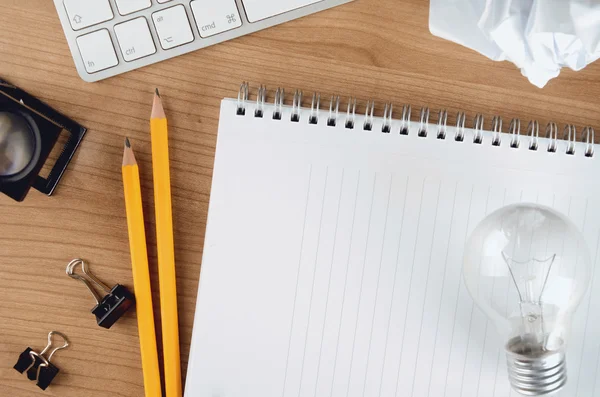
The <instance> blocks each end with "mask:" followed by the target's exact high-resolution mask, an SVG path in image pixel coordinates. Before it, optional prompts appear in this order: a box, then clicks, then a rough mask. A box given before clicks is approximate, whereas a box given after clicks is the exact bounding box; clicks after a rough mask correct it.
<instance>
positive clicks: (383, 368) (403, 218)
mask: <svg viewBox="0 0 600 397" xmlns="http://www.w3.org/2000/svg"><path fill="white" fill-rule="evenodd" d="M409 180H410V177H406V184H405V186H404V201H403V202H402V220H401V225H400V235H399V236H398V249H397V250H396V260H395V262H394V263H395V264H396V266H395V269H394V277H393V281H392V296H391V299H390V311H389V315H388V321H387V330H386V333H385V342H384V346H385V349H384V351H383V366H382V367H381V377H380V381H379V397H381V388H382V386H383V374H384V370H385V362H386V356H387V344H388V337H389V334H390V323H391V321H392V309H393V302H394V293H395V291H396V276H397V274H398V265H399V258H400V246H401V244H400V242H401V241H402V235H403V231H404V220H405V219H406V199H407V197H408V182H409Z"/></svg>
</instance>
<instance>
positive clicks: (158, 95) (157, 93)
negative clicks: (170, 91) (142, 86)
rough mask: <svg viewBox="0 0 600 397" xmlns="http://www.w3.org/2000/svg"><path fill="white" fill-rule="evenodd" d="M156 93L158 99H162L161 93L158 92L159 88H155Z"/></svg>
mask: <svg viewBox="0 0 600 397" xmlns="http://www.w3.org/2000/svg"><path fill="white" fill-rule="evenodd" d="M154 93H155V94H156V96H157V97H159V98H160V92H158V88H155V89H154Z"/></svg>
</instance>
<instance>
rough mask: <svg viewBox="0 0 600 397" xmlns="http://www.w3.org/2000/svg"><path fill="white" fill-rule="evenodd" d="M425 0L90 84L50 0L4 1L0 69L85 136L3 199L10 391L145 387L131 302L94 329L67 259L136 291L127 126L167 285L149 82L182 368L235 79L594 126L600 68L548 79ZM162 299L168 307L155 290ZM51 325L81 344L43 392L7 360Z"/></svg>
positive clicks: (3, 371) (4, 379) (15, 395)
mask: <svg viewBox="0 0 600 397" xmlns="http://www.w3.org/2000/svg"><path fill="white" fill-rule="evenodd" d="M428 7H429V4H428V2H426V1H423V0H403V1H399V0H380V1H375V0H358V1H356V2H354V3H351V4H349V5H346V6H342V7H339V8H336V9H332V10H329V11H326V12H323V13H320V14H317V15H313V16H309V17H307V18H304V19H301V20H297V21H294V22H291V23H287V24H284V25H281V26H278V27H275V28H272V29H269V30H266V31H262V32H259V33H256V34H253V35H250V36H246V37H243V38H240V39H237V40H234V41H230V42H228V43H224V44H220V45H217V46H214V47H211V48H207V49H204V50H201V51H197V52H195V53H192V54H188V55H185V56H182V57H179V58H176V59H172V60H169V61H166V62H163V63H159V64H156V65H153V66H150V67H146V68H144V69H142V70H138V71H134V72H130V73H127V74H125V75H121V76H118V77H115V78H111V79H109V80H105V81H103V82H99V83H94V84H88V83H84V82H83V81H82V80H80V78H79V77H78V75H77V73H76V71H75V67H74V65H73V62H72V59H71V54H70V53H69V49H68V47H67V43H66V40H65V38H64V36H63V32H62V29H61V26H60V24H59V21H58V18H57V15H56V12H55V9H54V5H53V3H52V2H51V1H48V0H27V1H23V0H3V1H2V12H0V76H2V77H3V78H5V79H7V80H9V81H10V82H12V83H13V84H16V85H19V86H21V87H22V88H23V89H25V90H27V91H29V92H31V93H32V94H34V95H37V96H39V97H40V98H41V99H43V100H44V101H46V102H48V103H49V104H51V105H53V106H55V107H56V108H57V109H59V110H60V111H62V112H64V113H65V114H67V115H69V116H71V117H73V118H74V119H76V120H78V121H79V122H81V123H82V124H83V125H85V126H86V127H88V128H89V133H88V134H87V136H86V138H85V139H84V141H83V144H82V146H81V148H80V150H79V152H78V153H77V155H76V156H75V158H74V160H73V162H72V164H71V166H70V167H69V170H68V172H67V173H66V174H65V177H64V179H63V181H62V183H61V185H60V186H59V188H58V190H57V191H56V194H55V195H54V196H53V197H52V198H48V197H45V196H43V195H42V194H40V193H38V192H36V191H33V190H32V191H31V193H30V194H29V196H28V197H27V199H26V201H25V202H23V203H19V204H17V203H15V202H13V201H11V200H10V199H8V198H7V197H5V196H3V195H0V240H1V241H0V395H3V396H11V397H19V396H33V395H40V396H41V395H46V396H49V395H50V396H62V397H69V396H77V397H79V396H82V395H86V396H88V397H100V396H142V395H143V386H142V372H141V367H140V356H139V348H138V338H137V328H136V321H135V317H134V313H129V314H127V315H126V316H125V317H124V318H123V319H122V320H121V321H120V322H119V323H117V324H116V325H115V326H114V327H113V328H112V329H111V330H104V329H101V328H99V327H98V326H96V323H95V321H94V318H93V316H92V315H91V314H90V312H89V310H90V309H91V308H92V307H93V305H94V302H93V300H92V297H91V296H90V295H89V293H88V292H87V290H86V289H85V288H84V286H83V285H82V284H81V283H79V282H77V281H75V280H72V279H70V278H68V277H67V276H66V275H65V273H64V270H65V266H66V264H67V262H68V261H69V260H70V259H72V258H75V257H82V258H85V259H87V260H88V261H89V262H90V264H91V267H92V270H93V271H94V272H95V273H96V274H97V275H98V276H99V277H100V278H101V279H102V280H105V281H106V282H107V283H112V284H114V283H116V282H120V283H123V284H125V285H127V286H129V287H131V286H132V276H131V268H130V263H129V247H128V242H127V230H126V221H125V210H124V206H123V193H122V184H121V156H122V151H123V137H124V136H125V135H127V136H129V137H130V138H131V140H132V142H133V145H134V146H135V149H136V152H137V156H138V160H139V161H140V168H141V172H142V179H143V180H142V183H143V194H144V198H145V205H146V207H145V210H146V221H147V230H148V243H149V251H150V252H149V254H150V266H151V276H152V277H153V282H154V284H153V287H154V290H155V291H157V290H158V283H157V272H156V250H155V241H156V240H155V238H154V213H153V210H152V208H153V195H152V176H151V159H150V141H149V140H150V135H149V131H148V123H149V121H148V118H149V114H150V106H151V102H152V93H153V90H154V88H155V87H159V88H160V90H161V93H162V95H163V98H164V101H165V105H166V110H167V113H168V116H169V118H170V125H171V133H170V134H171V139H172V140H171V146H170V149H171V159H172V171H171V172H172V182H173V195H174V197H173V205H174V208H173V210H174V218H175V219H174V222H175V239H176V256H177V272H178V289H179V308H180V321H181V324H180V327H181V330H180V333H181V351H182V356H181V359H182V363H183V374H184V377H185V370H186V364H187V356H188V352H189V344H190V338H191V334H192V322H193V316H194V307H195V303H196V290H197V287H198V278H199V273H200V263H201V258H202V246H203V238H204V229H205V226H206V215H207V209H208V200H209V194H210V183H211V174H212V165H213V158H214V150H215V141H216V133H217V123H218V110H219V102H220V100H221V99H222V98H223V97H232V96H235V95H237V90H238V87H239V84H240V82H241V81H243V80H248V81H250V82H251V83H252V86H253V87H254V88H256V86H257V85H258V84H259V83H264V84H266V85H267V87H269V88H270V92H269V94H270V97H269V99H270V100H271V99H272V96H273V89H274V88H276V87H277V86H282V87H285V88H286V89H287V90H288V92H289V91H291V90H292V89H294V88H300V89H302V90H304V93H305V96H306V94H307V93H311V92H313V91H319V92H321V93H322V94H323V95H324V96H325V97H327V96H329V95H331V94H333V93H336V94H340V95H341V96H342V97H344V98H345V97H348V96H350V95H356V96H358V97H359V98H362V99H364V100H366V99H369V98H372V99H375V100H376V102H377V104H378V105H381V104H383V103H384V102H385V101H392V102H393V103H395V104H396V105H397V106H398V105H402V104H404V103H411V104H413V106H416V107H417V108H418V107H419V106H421V105H424V104H427V105H429V106H430V107H431V108H432V109H440V108H442V107H446V108H448V110H449V113H450V114H451V115H454V114H456V111H457V110H459V109H466V110H468V112H467V114H468V116H469V125H470V123H471V121H472V118H473V115H474V114H475V113H479V112H481V113H484V114H486V115H488V117H487V122H488V123H489V120H490V119H491V117H490V116H491V115H494V114H499V115H501V116H502V117H503V118H504V119H505V121H507V120H510V118H511V117H519V118H521V119H522V120H529V119H532V118H536V119H538V120H539V121H540V123H541V125H545V123H546V122H547V121H549V120H553V121H556V122H557V123H560V124H561V125H562V124H565V123H574V124H576V125H577V126H578V127H579V129H581V127H582V126H583V125H587V124H591V125H593V126H596V127H600V112H599V109H600V64H598V63H597V64H595V65H591V66H589V67H588V68H586V69H585V70H583V71H582V72H578V73H574V72H571V71H563V72H562V74H561V76H560V77H559V78H558V79H556V80H554V81H552V82H551V83H550V84H549V85H548V86H547V87H546V88H545V89H543V90H540V89H538V88H535V87H534V86H532V85H530V84H529V83H528V82H527V80H526V79H525V78H524V77H522V76H521V73H520V72H519V71H518V70H517V69H515V67H514V66H513V65H512V64H509V63H505V62H503V63H495V62H492V61H489V60H487V59H486V58H484V57H483V56H480V55H478V54H476V53H474V52H472V51H470V50H467V49H464V48H462V47H460V46H458V45H455V44H452V43H449V42H445V41H443V40H441V39H438V38H436V37H433V36H432V35H431V34H430V33H429V29H428ZM254 92H255V90H254ZM289 99H290V98H289V95H288V100H289ZM361 105H362V106H364V102H362V103H361ZM362 106H361V108H362ZM377 110H378V112H379V114H380V113H381V110H382V109H381V108H380V106H378V109H377ZM413 117H414V116H413ZM450 121H451V122H454V118H453V117H452V116H451V117H450ZM486 125H489V124H486ZM525 125H526V124H525ZM155 308H156V309H155V310H156V312H157V313H158V310H157V309H158V295H156V299H155ZM158 320H159V318H157V321H158ZM50 330H59V331H62V332H64V333H66V334H67V335H68V336H69V337H70V339H71V341H72V346H71V347H70V348H69V349H68V350H65V351H61V352H59V353H58V354H57V355H56V357H55V363H56V364H57V365H58V366H59V367H60V368H61V370H62V372H61V374H60V376H59V377H58V378H57V379H56V382H55V383H54V384H53V385H52V386H51V388H49V389H48V390H47V391H46V392H42V391H41V390H39V389H38V388H37V387H36V386H35V384H34V383H32V382H29V381H27V380H26V379H25V377H24V376H22V375H19V374H18V373H17V372H16V371H14V370H13V369H12V366H13V364H14V363H15V362H16V359H17V357H18V354H19V353H20V352H21V351H22V350H24V349H25V347H27V346H31V347H32V348H37V349H40V348H43V347H44V345H45V341H46V334H47V332H48V331H50ZM159 330H160V327H158V326H157V331H159Z"/></svg>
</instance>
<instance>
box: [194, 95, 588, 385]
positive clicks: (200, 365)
mask: <svg viewBox="0 0 600 397" xmlns="http://www.w3.org/2000/svg"><path fill="white" fill-rule="evenodd" d="M265 98H266V91H265V89H264V88H262V87H261V88H260V89H259V91H258V94H257V95H256V98H255V97H254V95H252V98H249V95H248V88H247V86H246V85H244V86H242V90H241V91H240V95H239V97H238V99H237V100H236V99H225V100H224V101H223V102H222V105H221V116H220V125H219V135H218V141H217V153H216V159H215V168H214V176H213V185H212V193H211V200H210V207H209V215H208V226H207V232H206V239H205V245H204V256H203V263H202V270H201V274H200V287H199V291H198V300H197V309H196V317H195V323H194V332H193V338H192V348H191V353H190V357H189V367H188V376H187V386H186V396H188V397H191V396H220V397H232V396H236V397H242V396H243V397H291V396H293V397H297V396H313V397H314V396H316V397H322V396H332V397H334V396H335V397H338V396H344V397H346V396H367V397H372V396H386V397H387V396H403V397H405V396H409V397H410V396H414V397H427V396H431V397H440V396H442V397H443V396H445V397H459V396H486V397H489V396H495V397H506V396H516V395H517V394H516V393H515V392H514V391H512V390H511V388H510V385H509V382H508V378H507V370H506V363H505V360H506V359H505V355H504V350H503V345H504V343H505V341H502V340H501V339H500V338H499V336H498V335H496V331H495V329H494V327H493V326H492V325H491V323H490V322H488V320H487V318H486V317H485V316H484V315H483V313H482V312H481V311H480V310H479V309H478V308H477V307H476V306H475V305H474V304H473V301H472V299H471V297H470V296H469V294H468V292H467V290H466V287H465V286H464V284H463V281H462V277H461V271H462V254H463V249H464V243H465V240H466V238H467V237H468V236H469V234H470V233H471V231H472V230H473V229H474V228H475V226H476V225H477V224H478V223H479V222H480V221H481V220H482V219H483V218H484V217H485V215H486V214H489V213H490V212H492V211H494V210H496V209H498V208H500V207H502V206H505V205H508V204H511V203H517V202H530V203H538V204H542V205H546V206H550V207H553V208H555V209H556V210H557V211H559V212H561V213H563V214H565V215H567V216H568V217H569V218H571V219H572V220H573V222H574V223H575V224H576V225H577V226H578V227H579V228H580V230H581V231H583V233H584V234H585V236H586V239H587V242H588V246H589V249H590V255H591V258H592V260H593V261H594V273H593V277H592V280H591V287H590V289H589V290H588V293H587V295H586V296H585V299H584V300H583V302H582V304H581V306H580V307H579V309H578V311H577V312H576V315H575V317H574V319H573V324H572V333H571V337H570V339H569V341H568V344H569V345H568V350H567V366H568V374H569V380H568V383H567V385H566V387H565V389H564V390H563V391H561V392H559V394H558V396H563V397H567V396H568V397H573V396H577V397H591V396H599V395H600V380H598V379H600V319H599V318H598V315H597V314H598V313H600V271H598V270H599V265H598V254H599V250H600V245H599V241H600V210H599V209H598V207H597V203H598V202H599V200H600V184H597V183H595V180H596V179H597V177H598V175H600V163H599V161H600V159H598V158H597V156H596V155H595V153H594V151H595V149H596V146H595V145H594V144H593V129H592V128H586V129H585V131H584V134H583V141H576V140H575V136H576V129H575V127H574V126H566V127H565V129H564V130H563V131H564V132H565V135H566V139H564V140H563V139H558V133H559V128H558V126H556V125H555V124H552V123H551V124H549V125H548V126H547V128H545V130H544V127H541V130H542V133H540V126H539V125H538V123H536V122H531V123H527V124H525V123H523V127H521V122H520V121H519V120H512V121H511V122H509V123H506V124H505V125H504V126H503V125H502V120H501V119H500V118H494V119H493V120H492V123H491V124H490V125H491V129H490V130H487V129H485V128H484V125H488V124H485V123H484V118H483V117H482V116H477V117H476V118H475V120H474V122H473V124H471V123H470V122H468V121H467V120H466V118H465V115H464V114H462V113H461V114H459V115H458V117H457V120H458V122H457V123H456V124H453V125H450V124H449V123H448V117H447V113H446V112H445V111H440V112H435V114H437V116H438V117H437V118H436V117H435V116H434V112H432V115H431V116H430V111H429V110H428V109H422V110H421V111H420V112H419V114H418V117H413V116H415V115H413V116H411V109H410V107H409V106H404V107H402V108H401V109H398V108H393V106H392V105H390V104H388V105H386V106H385V110H384V112H383V114H382V115H381V117H377V116H376V115H375V114H374V105H373V104H372V103H368V105H367V107H366V109H367V110H366V113H365V112H364V104H362V105H361V106H359V107H360V108H361V112H360V114H359V112H358V111H357V105H356V102H355V100H349V101H347V102H346V101H344V103H343V104H341V103H340V101H339V99H337V98H332V99H331V101H327V104H326V106H325V107H324V106H322V104H321V103H320V100H319V97H318V95H314V96H313V97H312V99H311V98H309V100H307V101H305V100H303V99H302V96H301V94H300V93H299V92H297V93H296V94H295V95H294V98H293V99H292V100H290V101H289V102H286V98H285V95H284V93H283V90H277V92H276V93H275V101H274V103H266V101H265ZM304 105H306V107H304ZM434 119H435V120H434ZM467 125H472V126H473V128H468V127H467ZM525 125H527V128H525ZM507 127H508V128H507ZM544 131H545V132H546V134H544ZM505 285H509V283H508V281H507V283H506V284H505ZM498 293H506V296H507V307H506V310H507V311H510V310H514V308H515V307H516V306H517V305H518V303H517V302H518V300H517V299H516V298H515V291H514V289H512V290H511V289H510V288H506V290H505V291H504V292H503V291H498Z"/></svg>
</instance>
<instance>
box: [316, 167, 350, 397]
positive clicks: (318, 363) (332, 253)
mask: <svg viewBox="0 0 600 397" xmlns="http://www.w3.org/2000/svg"><path fill="white" fill-rule="evenodd" d="M344 172H345V170H344V169H342V182H341V186H340V194H339V197H338V205H337V213H336V216H335V232H334V235H333V248H332V250H331V259H330V263H329V276H328V281H327V297H326V298H325V315H327V309H328V307H329V294H330V293H331V273H332V270H333V258H334V256H335V248H336V244H337V232H338V225H339V223H338V222H339V219H340V208H341V207H342V206H341V203H342V193H343V191H344ZM325 324H326V321H323V327H322V329H321V343H320V345H319V360H318V362H317V377H316V380H315V394H314V396H315V397H317V388H318V387H319V375H320V370H321V354H322V352H323V339H324V337H325Z"/></svg>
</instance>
